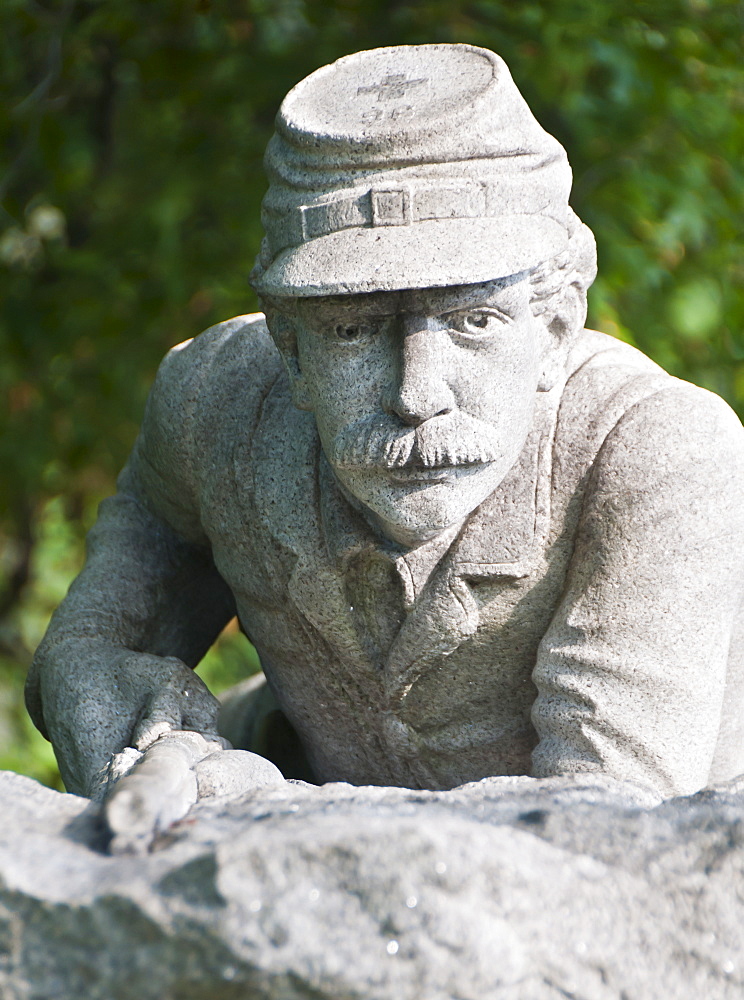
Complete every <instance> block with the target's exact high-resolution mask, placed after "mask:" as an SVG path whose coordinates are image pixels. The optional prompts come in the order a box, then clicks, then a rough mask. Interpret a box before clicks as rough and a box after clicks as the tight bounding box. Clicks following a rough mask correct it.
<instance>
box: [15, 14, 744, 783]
mask: <svg viewBox="0 0 744 1000" xmlns="http://www.w3.org/2000/svg"><path fill="white" fill-rule="evenodd" d="M429 41H467V42H473V43H476V44H480V45H485V46H488V47H489V48H493V49H495V50H496V51H497V52H499V53H500V54H501V55H503V56H504V58H505V59H506V61H507V63H508V64H509V66H510V67H511V70H512V74H513V76H514V78H515V80H516V81H517V84H518V86H519V87H520V89H521V90H522V92H523V94H524V95H525V97H526V99H527V100H528V102H529V104H530V105H531V107H532V109H533V111H534V112H535V114H536V116H537V118H538V119H539V120H540V121H541V122H542V124H543V125H544V126H545V128H547V130H548V131H550V132H552V133H553V134H554V135H556V136H557V137H558V138H559V139H560V141H561V142H562V143H563V144H564V145H565V146H566V148H567V150H568V152H569V157H570V159H571V163H572V165H573V168H574V174H575V186H574V195H573V205H574V208H575V209H576V211H577V212H578V214H579V215H580V216H581V218H582V219H584V221H585V222H587V223H588V224H589V225H590V226H591V227H592V229H593V230H594V232H595V234H596V236H597V242H598V246H599V259H600V278H599V279H598V281H597V283H596V284H595V286H594V288H593V290H592V296H591V313H590V322H591V324H592V325H594V326H595V327H598V328H600V329H602V330H604V331H606V332H608V333H613V334H615V335H617V336H620V337H622V338H623V339H626V340H629V341H630V342H632V343H634V344H636V345H637V346H638V347H640V348H641V349H642V350H644V351H645V352H647V353H648V354H650V355H651V356H652V357H653V358H655V359H656V360H658V361H659V362H660V363H661V364H662V365H664V366H665V367H666V368H667V369H669V370H670V371H671V372H672V373H673V374H675V375H679V376H681V377H683V378H688V379H690V380H692V381H694V382H697V383H699V384H702V385H704V386H706V387H708V388H711V389H713V390H715V391H716V392H719V393H721V394H722V395H723V396H724V397H725V398H726V399H727V400H728V401H729V402H730V403H732V405H734V406H735V407H736V408H737V409H738V411H739V413H740V414H741V413H742V412H744V338H743V337H742V327H743V323H742V321H743V320H744V295H743V294H742V290H743V288H744V254H743V253H742V248H743V243H744V240H743V239H742V219H743V218H744V212H743V209H744V51H743V50H744V46H743V44H742V42H743V41H744V4H742V3H741V2H738V0H613V2H608V3H598V2H597V0H562V2H561V3H557V2H551V0H532V2H529V0H524V2H519V3H514V2H513V0H472V2H460V3H458V2H457V0H447V2H444V0H420V2H409V3H400V2H395V0H367V2H360V0H224V2H217V0H214V2H209V0H3V4H2V6H1V7H0V79H1V80H2V106H1V108H0V133H1V135H2V150H3V154H2V155H3V161H2V163H1V164H0V204H1V205H2V210H1V211H0V286H1V288H0V291H1V294H0V303H1V304H0V399H2V400H3V402H4V404H5V405H4V406H3V407H2V411H1V413H2V421H3V426H2V433H1V434H0V470H1V478H0V618H1V624H0V766H4V767H11V768H14V769H17V770H21V771H25V772H26V773H30V774H33V775H34V776H36V777H39V778H41V779H42V780H45V781H48V782H51V783H55V782H58V780H59V779H58V776H57V775H56V771H55V767H54V758H53V755H52V754H51V751H50V749H49V747H48V745H47V744H45V742H44V741H43V740H42V738H41V737H40V736H38V734H35V731H34V730H33V727H32V726H31V724H30V722H29V721H28V720H27V719H26V718H25V715H24V712H23V709H22V702H21V691H22V682H23V677H24V674H25V671H26V669H27V666H28V663H29V660H30V656H31V653H32V650H33V648H34V646H35V644H36V643H37V642H38V640H39V638H40V637H41V635H42V633H43V630H44V628H45V625H46V622H47V620H48V617H49V614H50V613H51V611H52V609H53V607H54V606H55V604H56V603H57V602H58V601H59V600H60V599H61V597H62V596H63V595H64V592H65V589H66V587H67V585H68V583H69V581H70V579H71V577H72V576H73V575H74V573H75V572H76V571H77V569H78V568H79V567H80V565H81V561H82V542H83V537H84V532H85V530H86V528H87V527H88V526H89V525H90V523H91V521H92V519H93V518H94V516H95V507H96V504H97V502H98V501H99V499H100V498H101V497H102V496H104V495H106V494H107V493H108V492H110V491H111V490H112V488H113V482H114V477H115V475H116V472H117V471H118V469H119V468H120V467H121V465H122V464H123V462H124V460H125V458H126V455H127V452H128V450H129V448H130V447H131V444H132V441H133V439H134V436H135V433H136V429H137V424H138V421H139V418H140V414H141V412H142V407H143V404H144V400H145V396H146V393H147V390H148V387H149V384H150V382H151V380H152V377H153V375H154V372H155V369H156V366H157V364H158V361H159V359H160V357H161V356H162V355H163V353H164V352H165V351H166V350H167V349H168V348H169V347H170V346H172V345H173V344H174V343H176V342H178V341H179V340H183V339H185V338H187V337H191V336H193V335H194V334H196V333H198V332H199V331H200V330H201V329H203V328H204V327H206V326H208V325H210V324H211V323H213V322H217V321H219V320H222V319H225V318H227V317H229V316H231V315H234V314H236V313H240V312H249V311H252V310H254V309H255V308H256V302H255V298H254V296H253V293H252V292H251V290H250V288H249V286H248V284H247V275H248V272H249V270H250V267H251V264H252V260H253V257H254V255H255V253H256V250H257V247H258V243H259V238H260V227H259V204H260V200H261V197H262V194H263V191H264V186H265V184H264V179H263V174H262V168H261V157H262V153H263V148H264V146H265V144H266V142H267V140H268V138H269V135H270V133H271V129H272V120H273V116H274V114H275V111H276V109H277V107H278V105H279V102H280V101H281V98H282V96H283V95H284V93H285V92H286V91H287V90H288V89H289V88H290V87H291V86H292V85H293V84H294V83H296V82H297V81H298V80H299V79H301V78H302V77H303V76H305V75H306V74H307V73H309V72H310V71H312V70H313V69H315V68H316V67H318V66H320V65H322V64H324V63H327V62H329V61H331V60H333V59H335V58H337V57H338V56H341V55H344V54H346V53H348V52H352V51H355V50H357V49H360V48H371V47H374V46H377V45H387V44H397V43H416V42H429ZM243 641H244V640H242V639H241V638H240V637H239V636H237V635H236V634H234V633H229V634H227V635H226V636H224V637H223V639H222V640H221V642H220V643H219V645H218V648H217V650H216V651H214V652H213V653H211V654H210V656H209V657H208V662H207V663H206V664H205V665H204V667H203V672H204V675H205V676H206V677H207V679H208V681H209V682H211V683H212V685H213V686H214V687H216V688H220V687H223V686H225V685H226V684H228V683H231V682H232V681H234V680H236V679H237V678H238V677H239V676H240V675H241V674H242V672H244V670H245V666H244V656H245V655H246V652H247V651H246V649H245V648H244V647H242V646H241V645H240V644H241V642H243ZM248 657H249V663H250V664H251V665H252V666H253V667H255V660H252V659H250V651H248Z"/></svg>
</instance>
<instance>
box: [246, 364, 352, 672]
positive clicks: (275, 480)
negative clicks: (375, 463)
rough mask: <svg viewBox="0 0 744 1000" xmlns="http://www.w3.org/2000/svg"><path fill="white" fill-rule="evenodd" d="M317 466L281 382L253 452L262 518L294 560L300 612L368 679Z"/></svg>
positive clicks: (303, 418)
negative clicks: (326, 526) (329, 540)
mask: <svg viewBox="0 0 744 1000" xmlns="http://www.w3.org/2000/svg"><path fill="white" fill-rule="evenodd" d="M319 459H320V442H319V439H318V433H317V429H316V426H315V419H314V417H313V416H312V414H310V413H306V412H304V411H301V410H298V409H297V408H296V407H295V406H294V405H293V403H292V401H291V398H290V393H289V386H288V385H287V381H286V379H285V378H281V379H280V380H279V381H278V382H277V383H276V384H275V385H274V387H273V389H272V390H271V392H270V393H269V394H268V396H267V398H266V400H265V402H264V406H263V410H262V413H261V419H260V421H259V425H258V427H257V430H256V433H255V435H254V438H253V446H252V449H251V456H250V464H251V474H252V480H253V495H254V498H255V509H256V516H257V518H258V520H259V522H260V526H261V528H262V529H263V532H265V533H267V534H268V536H269V537H270V539H271V540H272V542H273V544H279V545H281V546H282V547H283V548H284V549H285V550H288V551H289V552H290V553H291V554H292V555H293V556H294V558H295V562H294V568H293V570H292V572H291V575H290V578H289V581H288V584H287V591H288V596H289V598H290V600H291V601H292V603H293V604H294V606H295V607H296V609H297V610H298V611H299V612H300V614H302V615H303V616H304V617H305V618H306V619H307V620H308V621H309V622H310V624H311V625H312V626H313V627H314V628H316V629H317V630H318V632H320V634H321V635H322V636H323V639H324V640H325V641H326V642H327V643H328V644H329V645H330V646H331V647H332V648H333V649H334V650H335V651H336V654H337V656H338V658H339V660H340V661H341V662H342V663H344V664H348V665H349V666H350V667H351V666H353V667H354V668H355V669H356V670H357V671H359V670H363V671H366V670H369V669H370V665H369V664H368V661H367V657H366V656H365V654H364V652H363V650H362V648H361V645H360V643H359V639H358V635H357V631H356V628H355V626H354V621H353V618H352V612H351V609H350V607H349V604H348V601H347V599H346V594H345V589H344V581H343V579H342V578H341V576H340V574H339V573H338V572H337V570H336V567H335V566H334V565H333V562H332V560H331V559H330V558H329V554H328V552H327V549H326V546H325V541H324V533H323V524H322V516H321V512H320V483H319V464H320V463H319Z"/></svg>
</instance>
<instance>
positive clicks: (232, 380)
mask: <svg viewBox="0 0 744 1000" xmlns="http://www.w3.org/2000/svg"><path fill="white" fill-rule="evenodd" d="M282 376H283V365H282V362H281V358H280V356H279V353H278V351H277V349H276V347H275V346H274V343H273V341H272V340H271V337H270V335H269V332H268V330H267V328H266V323H265V322H264V318H263V316H262V315H261V314H253V315H248V316H238V317H236V318H235V319H231V320H228V321H227V322H225V323H219V324H217V325H216V326H213V327H210V329H208V330H206V331H205V332H204V333H202V334H201V335H200V336H198V337H195V338H194V339H193V340H189V341H186V342H185V343H183V344H178V345H177V346H176V347H174V348H173V349H172V350H171V351H169V352H168V354H167V355H166V357H165V358H164V360H163V361H162V363H161V365H160V368H159V369H158V374H157V376H156V379H155V383H154V385H153V387H152V390H151V392H150V396H149V398H148V401H147V407H146V410H145V415H144V419H143V421H142V426H141V427H140V433H139V437H138V439H137V442H136V445H135V448H134V451H133V453H132V456H131V457H130V461H129V466H128V470H127V472H126V473H125V474H124V478H123V479H122V480H121V481H120V488H125V489H126V488H131V477H132V476H133V477H134V480H136V482H137V483H138V484H139V486H138V489H139V490H140V492H142V493H143V495H144V496H145V497H147V498H148V499H149V502H150V503H151V505H152V506H153V507H154V509H156V510H157V512H158V513H159V514H160V515H161V516H163V517H164V518H165V520H166V521H168V523H170V524H171V525H172V526H174V527H176V528H177V530H179V531H180V532H181V533H182V534H184V535H185V536H187V537H191V535H192V534H195V533H197V529H196V527H195V525H196V524H197V523H198V520H199V518H198V511H199V502H200V501H199V499H198V497H199V496H200V491H201V484H202V482H203V480H204V479H205V477H207V476H208V475H209V473H210V470H211V469H213V468H215V467H219V466H220V464H221V463H224V462H225V461H227V460H228V459H227V456H229V454H230V451H231V448H232V447H233V445H234V442H235V440H236V438H237V437H238V436H240V437H241V438H246V437H250V435H251V433H252V429H253V427H254V426H255V424H256V422H257V420H258V418H259V415H260V412H261V404H262V402H263V400H264V399H265V397H266V394H267V392H268V391H269V389H270V388H271V386H272V385H273V384H274V383H275V382H276V381H277V379H278V378H281V377H282ZM284 377H286V376H284ZM128 484H129V485H128ZM192 522H193V523H192Z"/></svg>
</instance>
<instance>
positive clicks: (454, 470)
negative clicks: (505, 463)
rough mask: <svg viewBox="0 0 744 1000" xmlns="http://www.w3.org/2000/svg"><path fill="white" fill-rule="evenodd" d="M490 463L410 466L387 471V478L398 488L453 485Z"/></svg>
mask: <svg viewBox="0 0 744 1000" xmlns="http://www.w3.org/2000/svg"><path fill="white" fill-rule="evenodd" d="M488 464H489V463H488V462H459V463H457V464H451V465H433V466H432V465H419V464H408V465H402V466H398V467H396V468H392V469H387V470H386V471H387V476H388V478H389V479H390V481H391V482H393V483H395V484H396V485H398V486H414V485H423V484H427V485H430V484H434V483H451V482H454V481H455V480H457V479H461V478H462V477H463V476H467V475H470V474H471V473H473V472H477V471H478V469H482V468H483V467H484V466H486V465H488Z"/></svg>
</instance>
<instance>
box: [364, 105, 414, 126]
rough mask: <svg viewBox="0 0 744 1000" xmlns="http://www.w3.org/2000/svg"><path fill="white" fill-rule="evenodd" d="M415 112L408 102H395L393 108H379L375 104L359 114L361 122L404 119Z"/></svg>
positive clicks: (411, 116) (398, 120)
mask: <svg viewBox="0 0 744 1000" xmlns="http://www.w3.org/2000/svg"><path fill="white" fill-rule="evenodd" d="M414 114H415V112H414V110H413V108H412V107H411V105H410V104H396V106H395V107H394V108H381V107H380V106H379V105H376V106H375V107H373V108H369V110H367V111H364V112H363V113H362V115H361V119H362V121H363V122H381V121H383V120H384V121H394V122H400V121H406V120H407V119H408V118H413V116H414Z"/></svg>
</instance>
